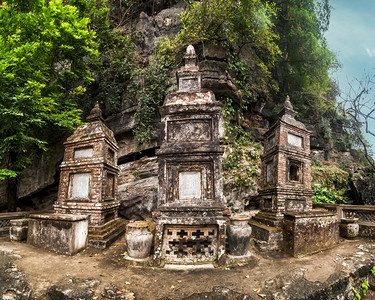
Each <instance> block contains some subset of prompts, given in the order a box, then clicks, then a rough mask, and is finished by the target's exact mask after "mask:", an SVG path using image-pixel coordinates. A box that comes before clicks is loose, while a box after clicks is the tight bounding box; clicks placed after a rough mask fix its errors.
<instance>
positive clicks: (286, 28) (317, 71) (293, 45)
mask: <svg viewBox="0 0 375 300" xmlns="http://www.w3.org/2000/svg"><path fill="white" fill-rule="evenodd" d="M276 6H277V7H278V8H279V10H278V13H277V18H276V20H275V29H276V32H277V33H278V35H279V37H280V38H279V40H278V41H277V44H278V46H279V48H280V50H281V51H282V55H281V57H280V59H279V60H278V61H277V63H276V68H275V69H274V77H275V79H276V80H277V82H278V83H279V93H278V98H279V99H280V100H282V101H283V100H284V99H285V97H286V96H287V95H289V96H290V98H291V99H292V101H293V106H294V107H295V109H296V110H297V111H298V112H299V116H300V117H308V116H311V117H314V118H315V120H316V119H318V120H319V117H320V116H322V115H323V114H324V113H325V112H327V111H329V110H332V109H333V108H334V107H335V96H336V95H332V91H334V89H333V87H334V85H333V83H332V81H331V79H330V77H329V73H328V72H329V70H330V69H331V68H333V67H336V66H337V63H336V60H335V57H334V56H333V54H332V53H331V51H330V50H329V49H328V47H327V43H326V40H325V38H324V32H325V31H326V30H327V29H328V25H329V17H330V6H329V0H320V1H315V0H300V1H295V0H277V1H276Z"/></svg>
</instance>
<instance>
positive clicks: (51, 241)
mask: <svg viewBox="0 0 375 300" xmlns="http://www.w3.org/2000/svg"><path fill="white" fill-rule="evenodd" d="M87 234H88V216H84V215H71V214H38V215H30V220H29V230H28V235H27V243H28V244H31V245H33V246H37V247H42V248H45V249H48V250H52V251H55V252H58V253H61V254H68V255H73V254H75V253H77V252H79V251H81V250H83V249H85V248H86V246H87Z"/></svg>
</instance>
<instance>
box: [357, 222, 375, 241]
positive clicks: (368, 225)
mask: <svg viewBox="0 0 375 300" xmlns="http://www.w3.org/2000/svg"><path fill="white" fill-rule="evenodd" d="M359 236H361V237H367V238H371V239H375V224H374V223H373V222H359Z"/></svg>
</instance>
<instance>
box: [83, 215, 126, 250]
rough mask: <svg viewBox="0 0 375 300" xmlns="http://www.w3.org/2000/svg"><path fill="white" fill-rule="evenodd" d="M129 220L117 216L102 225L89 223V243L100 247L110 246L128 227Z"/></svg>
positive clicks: (91, 245)
mask: <svg viewBox="0 0 375 300" xmlns="http://www.w3.org/2000/svg"><path fill="white" fill-rule="evenodd" d="M127 223H128V221H127V220H125V219H122V218H116V219H114V220H111V221H109V222H107V223H105V224H104V225H101V226H91V225H89V234H88V240H89V242H88V244H89V246H90V247H94V248H98V249H106V248H108V247H109V246H110V245H111V244H112V243H113V242H114V241H116V240H117V239H118V238H119V237H120V236H121V235H122V234H123V233H124V232H125V229H126V224H127Z"/></svg>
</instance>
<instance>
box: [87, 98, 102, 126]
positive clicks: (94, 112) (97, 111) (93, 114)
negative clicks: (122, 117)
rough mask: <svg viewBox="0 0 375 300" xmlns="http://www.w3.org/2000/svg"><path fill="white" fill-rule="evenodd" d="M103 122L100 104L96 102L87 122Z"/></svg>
mask: <svg viewBox="0 0 375 300" xmlns="http://www.w3.org/2000/svg"><path fill="white" fill-rule="evenodd" d="M97 119H99V120H102V121H103V115H102V110H101V109H100V107H99V102H98V101H96V103H95V106H94V107H93V109H92V110H91V111H90V114H89V116H88V117H87V121H89V122H91V121H95V120H97Z"/></svg>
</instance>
